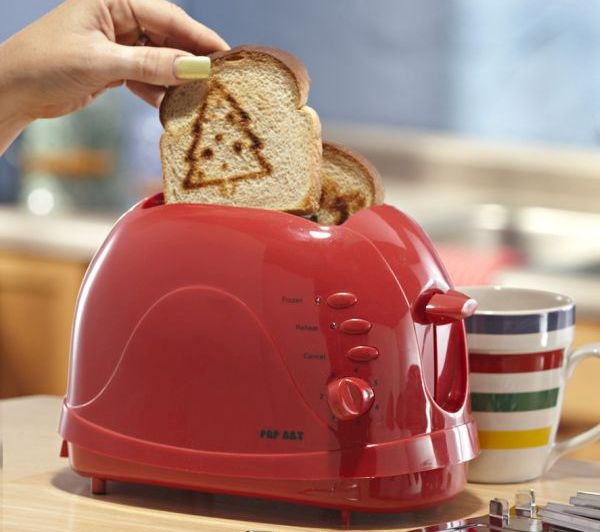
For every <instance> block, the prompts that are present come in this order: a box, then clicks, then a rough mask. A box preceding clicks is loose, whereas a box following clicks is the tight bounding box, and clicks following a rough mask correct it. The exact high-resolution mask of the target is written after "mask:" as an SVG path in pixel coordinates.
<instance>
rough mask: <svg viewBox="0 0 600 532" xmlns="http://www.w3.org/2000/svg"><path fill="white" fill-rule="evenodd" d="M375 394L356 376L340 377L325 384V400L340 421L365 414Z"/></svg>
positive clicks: (366, 383)
mask: <svg viewBox="0 0 600 532" xmlns="http://www.w3.org/2000/svg"><path fill="white" fill-rule="evenodd" d="M374 398H375V394H374V393H373V388H371V386H370V385H369V383H368V382H366V381H364V380H363V379H359V378H358V377H342V378H341V379H335V380H334V381H331V382H330V383H329V384H328V385H327V400H328V402H329V407H330V408H331V411H332V412H333V414H334V416H335V417H337V418H338V419H341V420H342V421H347V420H350V419H355V418H357V417H360V416H362V415H363V414H366V413H367V412H368V411H369V409H370V408H371V405H372V404H373V400H374Z"/></svg>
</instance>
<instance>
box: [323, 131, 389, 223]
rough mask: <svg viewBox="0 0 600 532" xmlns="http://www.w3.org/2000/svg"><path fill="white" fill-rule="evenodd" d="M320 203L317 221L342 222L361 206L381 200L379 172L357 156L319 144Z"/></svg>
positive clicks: (367, 205) (337, 146)
mask: <svg viewBox="0 0 600 532" xmlns="http://www.w3.org/2000/svg"><path fill="white" fill-rule="evenodd" d="M321 184H322V191H321V201H320V206H319V211H318V214H317V221H318V222H319V223H321V224H324V225H336V224H341V223H344V222H345V221H346V220H347V219H348V218H349V217H350V216H352V215H353V214H354V213H356V212H358V211H359V210H361V209H364V208H365V207H370V206H371V205H377V204H379V203H381V202H382V201H383V185H382V182H381V176H380V175H379V172H377V170H376V169H375V168H374V167H373V165H372V164H371V163H369V161H367V160H366V159H365V158H364V157H362V156H361V155H359V154H358V153H355V152H353V151H352V150H349V149H348V148H345V147H344V146H340V145H338V144H334V143H332V142H323V160H322V163H321Z"/></svg>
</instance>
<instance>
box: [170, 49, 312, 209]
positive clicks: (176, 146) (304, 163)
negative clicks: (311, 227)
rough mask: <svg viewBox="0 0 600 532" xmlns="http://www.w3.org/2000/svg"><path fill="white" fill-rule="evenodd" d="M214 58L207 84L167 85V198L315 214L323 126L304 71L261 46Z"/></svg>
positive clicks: (292, 59)
mask: <svg viewBox="0 0 600 532" xmlns="http://www.w3.org/2000/svg"><path fill="white" fill-rule="evenodd" d="M211 59H212V67H211V76H210V78H209V79H208V80H201V81H195V82H191V83H187V84H185V85H180V86H177V87H171V88H169V89H168V90H167V94H166V95H165V98H164V100H163V102H162V104H161V107H160V118H161V122H162V124H163V126H164V129H165V132H164V133H163V135H162V137H161V141H160V148H161V158H162V164H163V176H164V192H165V199H166V201H167V202H170V203H216V204H224V205H236V206H245V207H259V208H264V209H275V210H281V211H288V212H293V213H298V214H307V213H308V214H310V213H314V212H316V210H317V209H318V205H319V198H320V194H321V177H320V168H321V126H320V122H319V118H318V116H317V114H316V113H315V112H314V111H313V110H312V109H311V108H310V107H308V106H306V105H305V103H306V99H307V96H308V87H309V83H310V81H309V78H308V74H307V72H306V70H305V68H304V66H303V65H302V64H301V63H300V62H299V61H298V60H297V59H296V58H295V57H294V56H292V55H291V54H289V53H287V52H284V51H282V50H277V49H273V48H266V47H255V46H240V47H238V48H234V49H232V50H229V51H226V52H219V53H216V54H213V55H212V56H211Z"/></svg>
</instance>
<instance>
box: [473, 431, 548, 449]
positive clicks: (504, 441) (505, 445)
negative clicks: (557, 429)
mask: <svg viewBox="0 0 600 532" xmlns="http://www.w3.org/2000/svg"><path fill="white" fill-rule="evenodd" d="M551 429H552V428H551V427H543V428H541V429H531V430H506V431H496V430H480V431H479V445H480V447H481V448H482V449H525V448H527V447H543V446H544V445H548V443H549V442H550V432H551Z"/></svg>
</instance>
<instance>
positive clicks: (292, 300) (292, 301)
mask: <svg viewBox="0 0 600 532" xmlns="http://www.w3.org/2000/svg"><path fill="white" fill-rule="evenodd" d="M303 301H304V299H302V298H301V297H296V296H281V302H282V303H285V304H286V305H297V304H299V303H302V302H303Z"/></svg>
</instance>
